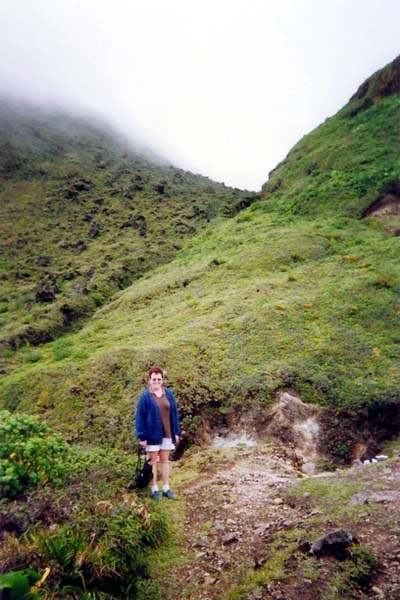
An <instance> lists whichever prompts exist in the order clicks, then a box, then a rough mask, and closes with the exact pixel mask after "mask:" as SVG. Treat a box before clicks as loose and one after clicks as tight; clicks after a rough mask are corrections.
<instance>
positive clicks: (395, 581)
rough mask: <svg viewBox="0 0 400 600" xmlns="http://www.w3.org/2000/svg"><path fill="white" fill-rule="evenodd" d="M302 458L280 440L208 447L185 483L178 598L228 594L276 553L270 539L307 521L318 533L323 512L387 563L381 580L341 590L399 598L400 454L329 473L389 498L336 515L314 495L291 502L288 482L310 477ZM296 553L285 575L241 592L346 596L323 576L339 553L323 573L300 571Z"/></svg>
mask: <svg viewBox="0 0 400 600" xmlns="http://www.w3.org/2000/svg"><path fill="white" fill-rule="evenodd" d="M296 458H297V455H296V454H295V453H294V452H293V451H292V450H288V449H286V448H285V447H284V446H282V445H279V444H277V443H276V444H275V443H268V444H260V445H257V446H254V447H251V448H246V447H237V448H231V449H229V450H228V451H226V452H225V454H224V453H220V454H218V451H215V452H214V451H213V449H209V448H208V449H207V450H205V451H204V456H203V459H204V461H205V465H203V467H202V473H201V475H200V477H199V478H198V479H197V480H196V481H195V482H194V483H192V484H191V485H190V486H188V487H187V488H186V489H181V490H180V497H181V499H182V501H183V502H184V503H185V507H186V513H185V528H184V531H183V532H182V540H181V544H182V546H181V552H182V555H183V556H185V557H188V560H189V564H190V566H188V563H186V564H185V566H183V567H181V568H180V569H177V570H176V571H175V572H174V573H170V584H169V588H170V593H171V598H172V597H173V598H179V599H181V600H220V599H222V598H225V597H226V593H227V591H228V590H229V589H231V588H232V587H233V586H235V585H239V584H240V583H242V582H243V580H244V579H245V577H246V575H248V574H251V573H254V572H257V571H258V569H261V568H262V566H263V564H264V563H265V561H266V560H267V559H268V560H269V559H270V558H271V552H273V550H271V548H272V546H271V543H273V542H274V540H275V539H276V537H277V536H278V535H279V536H281V533H282V531H283V532H284V533H285V535H286V534H287V535H288V536H290V535H291V534H292V533H295V532H296V530H298V527H301V528H302V529H303V531H304V529H307V531H309V533H310V536H311V539H312V536H313V535H315V525H314V524H313V523H312V521H313V519H315V518H317V519H318V518H321V519H322V520H323V527H324V528H325V529H326V531H327V532H328V531H329V530H330V529H332V528H336V527H339V526H343V527H349V528H350V529H351V531H352V532H353V533H354V535H355V536H357V538H358V539H359V540H360V541H361V542H362V543H363V544H366V545H367V546H368V548H370V549H371V551H372V552H373V554H374V555H375V556H376V557H378V558H379V564H380V569H379V571H377V572H376V574H375V576H374V581H373V582H372V583H370V584H369V585H368V586H367V587H366V588H365V590H363V591H362V592H360V593H359V594H358V595H356V596H354V595H351V594H350V595H346V594H345V593H342V595H340V598H341V599H345V598H349V599H350V598H351V599H353V598H357V600H361V599H366V598H374V599H381V600H382V599H385V600H395V599H397V598H400V583H399V582H400V544H399V542H400V521H399V514H400V489H399V479H400V460H397V461H396V462H395V463H394V464H392V465H391V466H388V467H385V466H384V467H381V468H380V470H379V471H377V470H376V469H375V470H374V471H371V470H370V471H369V470H368V468H360V469H349V470H348V474H347V473H344V474H343V472H342V473H341V474H337V475H336V474H335V475H333V474H330V477H341V478H343V479H344V480H345V479H346V478H350V479H349V480H351V481H353V479H354V481H357V484H358V485H359V486H360V487H359V489H362V491H363V492H366V493H367V494H368V493H369V492H370V491H371V490H372V489H380V490H383V492H382V494H383V495H382V498H380V499H379V498H378V503H377V504H374V506H373V508H371V511H369V508H367V507H368V499H365V498H363V497H362V496H361V502H365V506H366V510H365V515H364V517H363V519H362V520H360V519H358V520H354V519H353V520H352V517H351V515H350V517H349V518H348V519H347V518H346V517H344V518H343V521H342V522H340V523H335V522H334V521H331V520H330V515H329V514H326V515H323V513H321V512H320V511H319V510H315V508H316V507H315V505H313V504H312V503H311V504H308V505H307V502H288V494H287V491H288V488H289V487H290V486H292V484H293V483H295V482H296V481H299V480H300V479H302V478H304V477H305V475H304V473H302V472H301V470H300V468H299V466H298V464H297V462H296ZM183 468H186V467H183ZM372 473H373V476H372V477H371V474H372ZM390 490H391V491H390ZM376 499H377V497H375V498H373V497H371V498H370V501H373V502H375V501H376ZM171 509H172V507H171ZM315 515H322V516H321V517H319V516H317V517H315ZM371 515H372V516H371ZM303 541H304V540H303ZM292 558H293V571H291V568H290V566H289V568H288V569H287V572H288V573H289V575H287V574H286V579H283V580H282V581H279V580H278V581H277V582H275V583H274V584H273V585H268V586H264V587H262V589H260V591H253V592H250V593H249V594H247V593H244V594H243V595H240V596H235V598H239V597H240V598H243V599H245V600H261V599H272V600H295V599H296V600H297V599H298V598H302V600H317V599H322V598H328V597H329V598H331V597H332V598H338V597H339V596H325V595H323V593H322V592H321V589H322V587H323V584H322V586H321V579H320V578H322V579H323V580H324V581H325V578H326V581H327V580H328V579H329V578H330V577H332V573H333V572H334V571H333V570H334V569H337V565H338V564H340V563H338V561H337V560H331V559H328V560H326V561H325V562H324V561H321V562H320V563H319V566H318V568H320V572H319V574H318V577H317V578H315V579H313V578H310V579H308V578H307V577H305V576H304V573H303V572H302V571H301V569H300V571H299V572H296V568H297V566H298V565H297V563H296V560H297V559H296V558H295V557H292ZM291 560H292V559H291ZM339 568H340V567H339ZM332 569H333V570H332ZM289 580H290V581H289ZM168 598H169V596H168Z"/></svg>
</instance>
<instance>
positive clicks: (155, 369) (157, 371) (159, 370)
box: [149, 367, 164, 379]
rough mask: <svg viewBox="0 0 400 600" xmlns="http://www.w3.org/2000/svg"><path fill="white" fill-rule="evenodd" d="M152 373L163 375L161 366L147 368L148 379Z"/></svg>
mask: <svg viewBox="0 0 400 600" xmlns="http://www.w3.org/2000/svg"><path fill="white" fill-rule="evenodd" d="M153 374H154V375H155V374H159V375H161V377H164V371H163V370H162V368H161V367H151V369H149V379H151V376H152V375H153Z"/></svg>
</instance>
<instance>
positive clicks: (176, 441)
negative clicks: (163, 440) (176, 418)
mask: <svg viewBox="0 0 400 600" xmlns="http://www.w3.org/2000/svg"><path fill="white" fill-rule="evenodd" d="M175 443H176V444H179V435H176V436H175Z"/></svg>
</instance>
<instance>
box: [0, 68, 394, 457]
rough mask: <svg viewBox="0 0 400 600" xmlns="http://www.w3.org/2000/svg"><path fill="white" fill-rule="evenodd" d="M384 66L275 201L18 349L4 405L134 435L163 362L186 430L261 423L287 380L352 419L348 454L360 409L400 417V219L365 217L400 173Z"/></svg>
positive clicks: (73, 426) (384, 428) (99, 438)
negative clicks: (45, 338)
mask: <svg viewBox="0 0 400 600" xmlns="http://www.w3.org/2000/svg"><path fill="white" fill-rule="evenodd" d="M396 64H398V61H397V63H396ZM382 73H383V74H384V77H385V78H386V80H389V81H392V80H393V79H395V73H397V70H396V68H394V67H393V65H390V66H389V67H387V68H386V69H385V70H383V71H382V72H380V73H379V74H377V75H376V76H375V78H374V77H373V78H372V79H371V80H370V84H369V85H368V86H367V93H366V94H367V96H366V97H368V90H370V89H371V90H372V91H371V101H370V102H364V101H363V98H365V94H364V96H362V98H361V99H360V98H359V97H357V96H356V97H355V98H353V99H352V100H351V101H350V103H349V105H347V106H346V107H345V108H344V109H343V110H342V111H340V112H339V113H338V114H337V115H336V116H334V117H332V118H331V119H329V120H328V121H327V122H326V123H324V124H323V125H321V126H320V127H319V128H317V129H316V130H315V131H314V132H312V133H311V134H310V135H308V136H306V137H305V138H304V139H303V140H302V141H301V142H300V143H299V145H298V146H297V147H296V148H295V149H294V150H293V151H292V152H291V153H290V154H289V155H288V157H287V159H286V160H285V161H284V162H283V163H282V164H281V165H280V166H279V167H278V168H277V169H276V170H275V171H274V173H273V174H272V175H271V179H270V181H269V182H268V183H267V184H266V186H265V187H264V190H263V199H262V200H261V201H259V202H256V203H254V204H252V206H251V207H250V208H248V209H247V210H243V211H241V212H240V213H239V214H238V215H236V216H234V217H232V218H230V219H225V220H222V221H220V222H215V223H213V224H210V225H209V226H208V227H207V228H206V229H205V230H204V231H203V232H201V233H199V234H198V235H197V236H195V237H193V239H192V240H191V241H190V242H185V243H184V246H183V248H182V249H181V251H180V252H179V253H178V254H177V256H176V258H174V259H173V260H170V261H169V262H168V263H167V264H166V265H164V266H160V267H158V268H156V269H154V270H153V271H149V272H147V274H146V275H144V276H143V277H142V279H141V280H140V281H137V282H136V283H134V284H133V285H132V286H131V287H129V288H127V289H126V290H124V291H121V292H119V293H118V294H117V295H116V296H114V298H113V299H112V300H111V301H109V302H108V303H107V304H105V305H104V306H103V307H102V308H100V309H98V310H97V312H96V314H95V315H94V316H93V318H91V319H90V320H89V321H88V323H87V324H86V325H85V326H84V327H83V328H82V329H81V330H80V331H79V332H76V333H74V334H70V335H68V336H64V337H63V338H60V339H59V340H58V341H56V342H52V343H48V344H43V345H42V346H41V347H40V348H39V349H38V350H37V351H36V352H35V354H34V356H32V350H30V349H29V348H23V349H21V350H19V352H17V353H16V354H15V355H14V358H13V364H12V367H11V366H10V367H9V374H8V375H7V376H6V377H4V378H3V384H2V388H3V402H2V403H3V405H4V406H5V407H6V408H11V409H13V410H14V409H19V410H25V411H26V410H34V411H38V412H41V413H43V414H44V415H45V416H46V418H47V419H48V420H49V421H51V422H52V423H53V425H55V426H56V427H57V428H59V429H61V430H62V431H63V432H64V433H65V434H66V435H67V436H68V437H69V438H70V439H73V440H76V441H79V442H82V441H85V442H97V443H101V444H106V445H113V444H116V443H117V444H123V445H127V444H129V443H130V440H131V439H132V433H131V427H132V414H133V411H134V403H135V398H136V397H137V394H138V392H139V390H140V389H141V387H142V385H143V383H144V381H143V374H144V372H145V370H146V368H147V367H148V366H149V365H151V364H154V363H161V364H162V365H163V366H165V367H166V368H167V370H168V372H169V383H170V384H171V385H172V386H173V388H174V390H175V391H176V394H177V396H178V398H179V401H180V406H181V411H182V416H183V421H184V427H185V429H186V431H187V432H188V439H189V438H190V437H191V436H192V434H194V433H196V432H197V433H198V432H199V431H200V430H202V429H204V427H205V426H206V424H207V426H208V424H210V423H211V424H212V425H213V426H219V425H220V424H222V423H225V422H226V421H229V419H230V418H231V417H232V415H233V414H237V413H242V412H249V411H251V412H253V413H255V414H257V419H258V421H259V422H260V423H261V422H262V419H263V415H264V413H265V408H266V407H267V406H268V404H269V403H270V402H271V401H272V399H273V397H274V394H275V392H276V391H277V390H278V389H279V388H282V387H292V388H295V389H296V390H297V391H298V392H299V393H300V394H301V396H302V397H303V399H304V400H307V401H310V402H316V403H319V404H321V405H323V406H326V407H329V409H331V410H335V411H336V410H340V411H343V414H344V411H345V412H346V414H347V415H348V416H349V418H350V417H351V418H353V419H354V431H353V432H350V433H349V435H348V436H347V437H346V436H344V438H343V447H339V448H338V447H337V444H336V447H335V449H334V451H335V452H336V454H338V453H339V454H340V453H342V454H343V456H346V453H347V451H348V443H349V439H350V437H352V438H354V436H355V437H356V436H357V434H358V432H357V428H359V426H360V421H362V422H364V421H365V422H367V423H368V422H371V421H374V423H375V426H376V427H377V429H378V430H379V428H381V434H382V435H389V434H390V431H391V428H392V429H393V430H396V422H397V423H398V420H397V421H396V419H397V417H398V410H399V389H400V388H399V384H400V378H399V370H398V360H399V353H398V348H399V341H400V338H399V334H398V314H399V291H400V274H399V254H400V253H399V244H398V238H397V237H396V236H394V235H393V232H394V231H395V229H396V227H397V226H398V225H396V224H397V223H398V219H399V217H398V216H396V214H386V215H384V216H383V217H369V218H366V219H363V218H361V216H362V215H363V214H364V213H365V211H366V209H367V208H368V206H370V205H371V204H372V203H373V202H374V200H375V199H376V197H377V196H378V195H379V194H380V193H381V191H382V190H385V189H387V186H389V187H390V186H393V185H395V183H396V181H397V179H398V178H399V176H400V167H399V162H398V158H399V138H398V116H399V107H400V99H399V97H398V94H397V91H398V90H397V87H396V86H395V87H394V89H393V86H392V88H391V87H390V86H389V87H387V88H386V89H387V90H389V91H388V92H387V95H385V94H383V95H382V94H381V95H379V94H377V93H376V89H378V88H379V89H381V88H380V87H379V85H378V84H377V81H378V82H379V80H380V79H379V78H381V77H382ZM374 90H375V91H374ZM311 163H312V164H313V165H316V166H315V167H313V168H311V167H310V166H309V165H311ZM307 165H308V168H307ZM206 196H207V194H206ZM157 206H161V203H160V202H159V203H158V204H157ZM190 206H191V205H190ZM188 209H189V207H188ZM165 226H167V219H165ZM340 433H341V434H342V433H343V434H344V433H345V432H344V431H340ZM328 441H329V440H328Z"/></svg>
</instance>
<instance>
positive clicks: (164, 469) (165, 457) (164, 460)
mask: <svg viewBox="0 0 400 600" xmlns="http://www.w3.org/2000/svg"><path fill="white" fill-rule="evenodd" d="M169 454H170V451H169V450H160V467H161V478H162V482H163V485H168V486H169Z"/></svg>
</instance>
